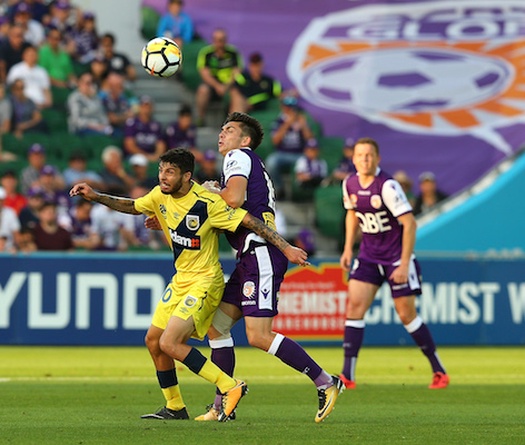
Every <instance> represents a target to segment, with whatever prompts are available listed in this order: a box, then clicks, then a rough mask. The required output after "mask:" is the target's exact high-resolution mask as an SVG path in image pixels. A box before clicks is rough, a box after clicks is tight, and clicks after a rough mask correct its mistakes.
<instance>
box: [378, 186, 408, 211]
mask: <svg viewBox="0 0 525 445" xmlns="http://www.w3.org/2000/svg"><path fill="white" fill-rule="evenodd" d="M381 195H382V198H383V202H384V203H385V206H386V207H387V208H388V210H390V213H392V215H394V216H395V217H396V218H397V217H398V216H401V215H403V214H405V213H408V212H411V211H412V206H411V205H410V202H409V201H408V199H407V197H406V195H405V192H404V191H403V189H402V188H401V185H400V184H399V182H397V181H396V180H395V179H388V180H387V181H385V183H384V184H383V188H382V190H381Z"/></svg>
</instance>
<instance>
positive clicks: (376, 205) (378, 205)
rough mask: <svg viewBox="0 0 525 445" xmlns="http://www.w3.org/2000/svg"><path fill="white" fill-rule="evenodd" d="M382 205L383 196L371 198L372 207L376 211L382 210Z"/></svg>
mask: <svg viewBox="0 0 525 445" xmlns="http://www.w3.org/2000/svg"><path fill="white" fill-rule="evenodd" d="M381 204H382V201H381V196H379V195H372V196H371V197H370V205H371V206H372V207H373V208H374V209H376V210H377V209H380V208H381Z"/></svg>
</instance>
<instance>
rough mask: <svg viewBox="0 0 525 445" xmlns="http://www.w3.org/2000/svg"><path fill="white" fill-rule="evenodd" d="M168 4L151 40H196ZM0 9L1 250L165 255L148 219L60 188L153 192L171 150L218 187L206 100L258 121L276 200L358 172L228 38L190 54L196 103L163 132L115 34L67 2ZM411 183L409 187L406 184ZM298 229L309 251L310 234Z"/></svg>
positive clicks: (303, 195) (347, 145) (174, 0)
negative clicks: (184, 152) (190, 158)
mask: <svg viewBox="0 0 525 445" xmlns="http://www.w3.org/2000/svg"><path fill="white" fill-rule="evenodd" d="M166 3H167V6H166V14H165V15H164V16H162V17H161V18H160V20H159V23H158V27H157V35H164V36H166V37H170V38H173V39H175V40H176V41H177V42H179V44H180V45H188V44H189V43H190V42H191V41H192V40H194V39H200V37H199V36H198V34H197V33H196V30H195V28H194V25H193V22H192V18H191V17H190V16H188V14H186V13H185V12H184V11H182V2H181V1H179V0H168V1H167V2H166ZM0 8H3V9H2V11H1V14H0V136H1V144H0V161H1V168H0V175H1V178H2V181H1V188H0V215H1V216H2V217H1V218H0V221H1V223H0V240H1V242H0V251H8V252H17V251H31V250H48V249H51V250H72V249H88V250H126V249H130V248H153V249H159V248H164V247H166V246H165V244H164V242H163V241H162V240H161V239H160V238H159V237H158V236H157V235H156V234H155V233H154V232H152V231H148V230H145V229H144V227H143V224H142V222H143V217H140V216H133V217H127V216H126V217H124V216H122V215H114V214H112V213H111V211H110V210H108V209H99V208H98V206H97V205H95V206H93V205H91V204H86V203H84V202H79V200H78V199H75V200H73V199H71V198H69V197H68V196H67V190H69V188H71V187H72V186H73V185H74V184H75V183H78V182H80V181H84V182H87V183H88V184H90V185H91V186H93V187H95V188H96V189H98V190H100V191H102V192H107V193H112V194H117V195H120V196H131V195H133V194H136V195H137V196H138V193H140V191H147V190H150V189H151V188H152V187H153V186H154V185H155V184H156V169H157V166H156V164H157V159H158V157H159V156H160V155H162V154H163V153H165V152H166V150H167V149H169V148H173V147H183V148H186V149H188V150H190V151H191V152H192V153H193V154H194V156H195V159H196V161H197V170H196V174H195V177H194V178H195V179H196V180H197V181H198V182H204V181H206V180H212V179H219V178H220V174H219V171H220V163H221V161H220V159H219V158H218V156H217V150H216V147H200V146H199V143H198V141H197V133H198V127H199V126H203V125H205V124H206V120H207V115H208V113H209V107H210V104H211V103H212V102H215V103H216V104H218V105H219V106H220V108H221V110H222V112H223V113H224V117H226V114H227V113H228V112H234V111H241V112H248V113H254V115H256V116H257V117H258V118H260V119H261V116H263V118H262V119H261V121H262V122H263V124H264V127H265V131H266V133H267V137H266V138H265V141H264V142H265V143H268V144H269V150H267V151H266V152H264V150H265V149H264V148H262V149H260V150H259V152H261V151H262V153H260V155H261V157H263V158H266V163H267V167H268V171H269V174H270V176H271V177H272V179H273V181H274V183H275V186H276V193H277V199H278V200H291V201H300V202H305V201H306V202H307V203H310V204H311V203H312V201H313V199H314V195H315V191H316V189H317V188H319V187H326V186H333V187H340V184H341V181H342V180H343V179H344V177H345V176H346V175H347V174H348V173H351V172H354V171H355V169H354V167H353V164H352V153H353V151H352V149H353V140H352V139H351V138H346V139H344V138H340V142H337V144H338V145H336V146H334V145H333V144H332V145H331V146H327V145H326V144H327V142H326V141H327V139H326V138H322V137H320V136H321V132H320V131H318V130H317V129H316V126H318V125H317V124H316V122H315V121H313V119H312V118H311V116H309V115H308V113H306V111H305V110H304V109H303V108H302V106H301V103H302V98H301V97H299V96H298V94H297V93H296V92H295V91H293V90H287V91H283V89H282V86H281V82H280V80H278V79H275V78H274V77H272V76H271V75H269V74H267V73H266V72H265V70H264V55H263V54H261V53H260V52H253V53H251V54H248V55H247V57H246V60H247V64H246V66H245V65H244V60H245V58H244V57H243V55H242V54H241V53H240V51H239V50H238V49H237V48H236V47H235V46H234V45H232V44H230V43H229V42H228V34H227V32H226V31H225V30H224V29H220V28H217V29H216V30H215V31H214V32H213V35H212V38H211V41H210V42H209V43H208V42H204V44H203V45H202V46H201V47H200V49H199V51H198V55H197V57H196V64H195V65H196V66H195V68H196V77H198V78H199V83H198V84H197V85H195V88H194V90H195V98H194V104H177V108H175V109H177V110H179V111H178V113H177V115H176V116H174V118H173V121H172V122H170V123H169V124H167V125H165V126H163V125H161V123H160V122H158V121H157V120H156V119H155V101H154V99H153V98H152V97H149V96H147V95H144V94H143V93H142V92H141V91H138V88H137V87H136V84H135V80H136V79H137V73H136V68H135V66H134V64H133V63H132V62H131V61H130V60H129V58H128V57H127V56H126V55H125V54H123V53H121V52H119V50H118V40H117V38H116V36H115V35H113V34H111V33H105V34H102V35H101V34H100V33H99V32H98V31H97V18H96V16H95V14H93V13H92V12H90V11H84V10H81V9H80V8H78V7H76V6H75V5H74V4H72V3H71V2H70V0H53V1H51V2H48V1H42V0H31V1H29V0H22V1H9V2H6V4H3V5H0ZM182 71H183V72H184V70H182ZM182 74H184V73H182ZM177 79H178V81H185V77H184V75H181V76H177ZM193 105H194V108H193ZM217 130H218V129H217ZM334 152H336V153H335V156H334ZM328 153H329V156H330V157H331V158H332V159H331V162H327V159H324V157H325V156H326V155H327V154H328ZM339 157H340V160H339V159H338V158H339ZM425 175H426V176H425V178H426V179H425V180H424V181H420V185H421V186H427V185H428V186H429V187H426V188H430V185H432V184H434V185H435V178H433V180H432V178H431V176H432V174H431V172H426V174H425ZM405 184H408V187H411V186H412V181H411V179H410V178H407V181H405ZM425 190H426V189H424V190H422V195H423V197H422V198H421V199H420V200H419V201H418V197H417V196H415V195H414V193H413V192H412V191H411V190H408V189H407V190H406V193H407V194H409V195H411V196H412V195H414V201H413V202H414V203H416V202H420V204H418V205H416V207H417V208H418V209H422V211H424V210H426V209H428V208H430V207H431V206H432V204H433V203H435V202H438V201H439V200H440V199H443V196H441V195H440V194H439V191H438V197H437V199H436V198H435V197H432V196H434V195H433V193H432V190H430V191H429V192H426V191H425ZM434 194H435V192H434ZM429 195H430V197H429V198H427V196H429ZM311 205H313V204H311ZM418 211H419V210H418ZM302 232H304V233H308V234H309V239H310V241H309V242H310V243H311V244H313V245H314V244H315V240H314V239H313V238H312V237H313V233H312V232H311V231H309V228H308V227H304V228H303V230H302ZM313 250H315V248H314V247H312V251H313Z"/></svg>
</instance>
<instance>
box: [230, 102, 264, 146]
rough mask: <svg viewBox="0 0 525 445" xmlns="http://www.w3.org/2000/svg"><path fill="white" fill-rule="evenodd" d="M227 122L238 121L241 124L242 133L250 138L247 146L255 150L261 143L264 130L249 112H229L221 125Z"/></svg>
mask: <svg viewBox="0 0 525 445" xmlns="http://www.w3.org/2000/svg"><path fill="white" fill-rule="evenodd" d="M228 122H239V124H241V125H240V127H241V131H242V135H243V136H248V137H249V138H250V145H249V147H250V148H251V149H252V150H255V149H256V148H257V147H258V146H259V145H261V142H262V140H263V137H264V130H263V128H262V125H261V123H260V122H259V121H258V120H257V119H255V118H254V117H251V116H250V115H249V114H246V113H239V112H237V111H236V112H234V113H230V114H229V115H228V116H227V117H226V120H225V121H224V123H223V124H222V125H223V126H224V125H226V124H227V123H228Z"/></svg>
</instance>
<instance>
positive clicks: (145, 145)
mask: <svg viewBox="0 0 525 445" xmlns="http://www.w3.org/2000/svg"><path fill="white" fill-rule="evenodd" d="M124 137H131V138H133V139H135V142H136V143H137V145H138V146H139V147H140V148H141V149H142V150H144V151H145V152H147V153H155V145H156V144H157V141H158V140H159V139H162V128H161V126H160V124H159V123H158V122H157V121H154V120H150V121H148V122H142V121H141V120H140V119H139V118H138V117H132V118H129V119H128V120H127V121H126V128H125V130H124Z"/></svg>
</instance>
